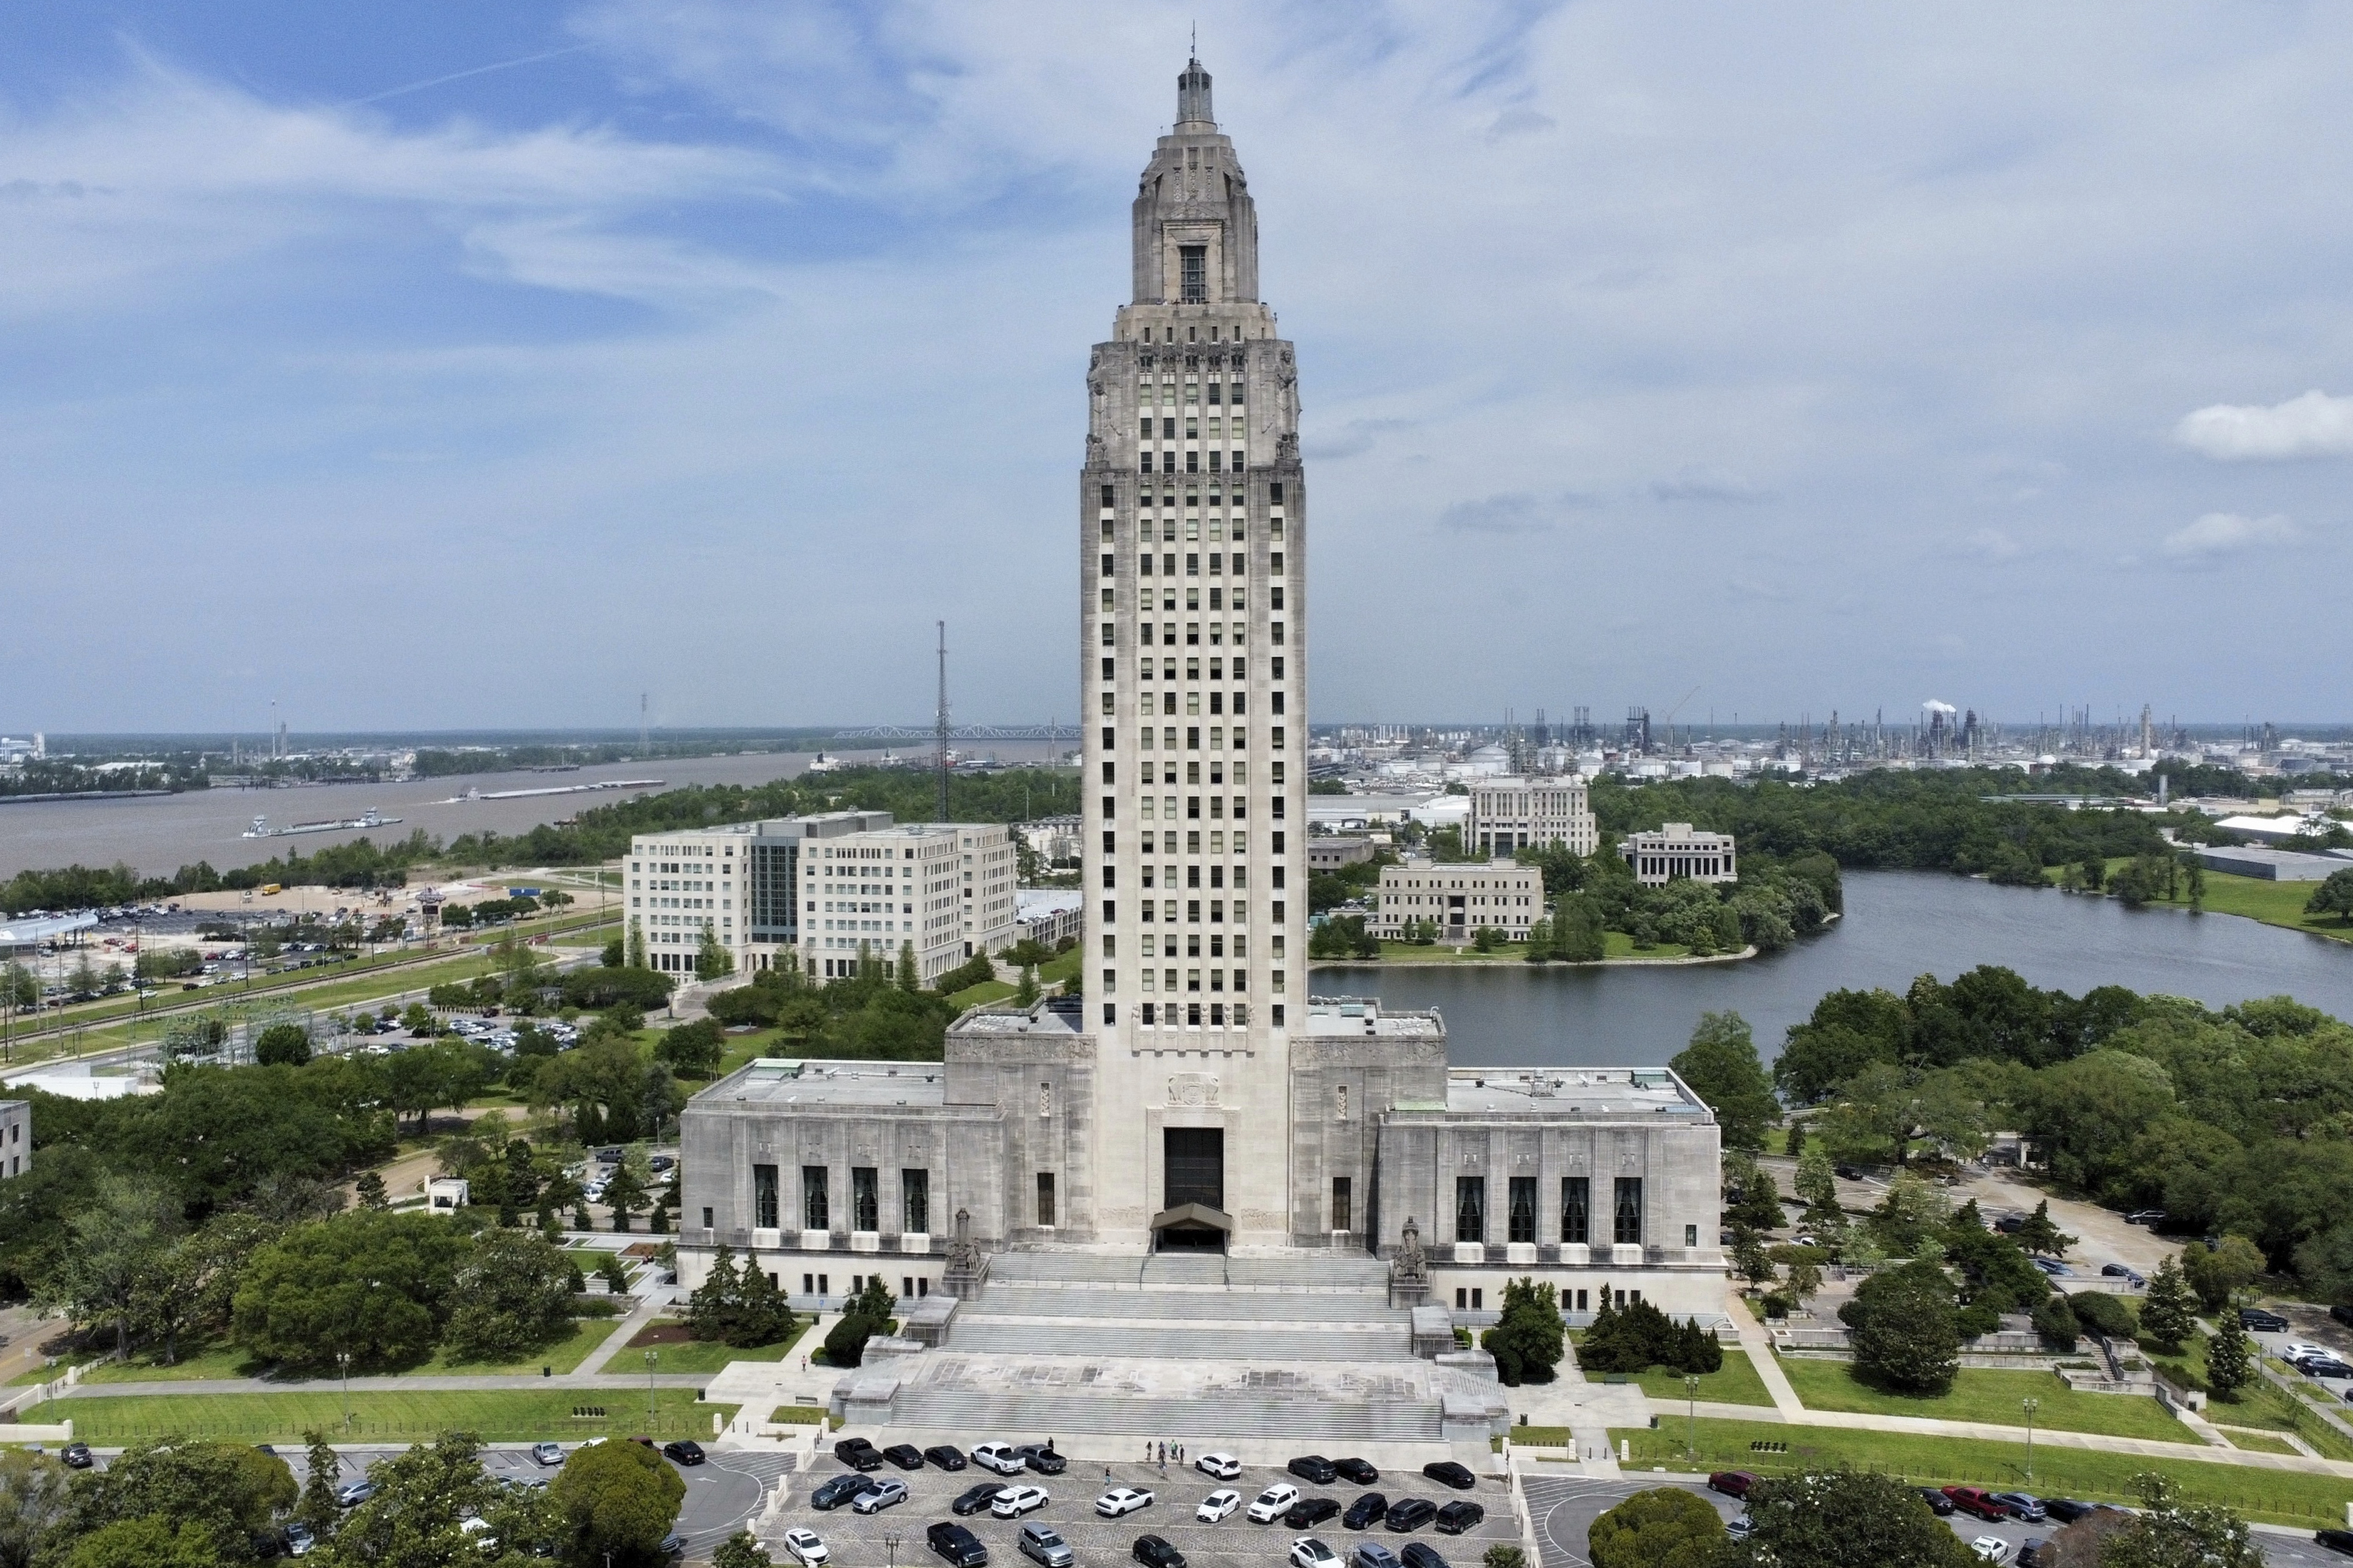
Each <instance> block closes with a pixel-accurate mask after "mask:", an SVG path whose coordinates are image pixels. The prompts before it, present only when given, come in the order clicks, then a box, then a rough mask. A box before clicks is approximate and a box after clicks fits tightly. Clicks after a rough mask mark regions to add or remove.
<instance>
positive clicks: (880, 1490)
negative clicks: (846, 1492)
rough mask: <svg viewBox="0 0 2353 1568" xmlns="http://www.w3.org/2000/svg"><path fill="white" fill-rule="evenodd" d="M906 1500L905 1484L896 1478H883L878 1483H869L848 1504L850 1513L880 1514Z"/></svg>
mask: <svg viewBox="0 0 2353 1568" xmlns="http://www.w3.org/2000/svg"><path fill="white" fill-rule="evenodd" d="M906 1500H907V1483H906V1482H904V1481H902V1480H901V1479H899V1478H898V1477H896V1476H885V1477H884V1478H883V1479H881V1480H879V1481H869V1482H867V1483H866V1489H865V1490H864V1491H862V1492H860V1493H859V1494H858V1495H857V1496H856V1497H855V1498H852V1499H851V1500H850V1502H849V1511H850V1512H852V1513H881V1511H882V1510H884V1509H886V1508H896V1507H898V1506H899V1505H900V1504H901V1503H902V1502H905V1501H906Z"/></svg>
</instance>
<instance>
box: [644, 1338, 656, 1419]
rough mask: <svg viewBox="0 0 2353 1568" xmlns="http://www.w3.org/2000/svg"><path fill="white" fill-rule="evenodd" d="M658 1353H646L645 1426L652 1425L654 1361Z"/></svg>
mask: <svg viewBox="0 0 2353 1568" xmlns="http://www.w3.org/2000/svg"><path fill="white" fill-rule="evenodd" d="M658 1353H659V1352H654V1351H648V1352H646V1425H647V1426H652V1425H653V1424H654V1360H655V1358H656V1356H657V1354H658Z"/></svg>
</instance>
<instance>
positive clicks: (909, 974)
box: [899, 942, 923, 992]
mask: <svg viewBox="0 0 2353 1568" xmlns="http://www.w3.org/2000/svg"><path fill="white" fill-rule="evenodd" d="M899 989H900V990H902V991H907V992H915V991H921V990H922V989H923V972H922V971H921V970H919V969H917V968H916V967H915V944H914V943H913V942H901V943H900V944H899Z"/></svg>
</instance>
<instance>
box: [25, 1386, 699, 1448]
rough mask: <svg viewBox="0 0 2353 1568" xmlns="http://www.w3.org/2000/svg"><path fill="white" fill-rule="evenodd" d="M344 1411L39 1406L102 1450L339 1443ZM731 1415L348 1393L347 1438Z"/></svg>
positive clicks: (131, 1400)
mask: <svg viewBox="0 0 2353 1568" xmlns="http://www.w3.org/2000/svg"><path fill="white" fill-rule="evenodd" d="M344 1408H345V1406H344V1404H343V1396H342V1395H341V1394H340V1393H339V1392H338V1391H336V1390H334V1389H332V1388H330V1389H326V1390H323V1391H312V1390H305V1391H304V1392H302V1393H300V1394H207V1395H186V1394H132V1395H125V1396H123V1397H120V1398H113V1399H105V1398H89V1399H79V1398H78V1399H72V1400H68V1401H63V1402H60V1403H58V1404H56V1405H48V1406H45V1407H44V1414H52V1413H53V1414H54V1415H56V1416H57V1417H58V1418H60V1419H65V1418H70V1419H71V1420H72V1422H73V1424H74V1436H76V1437H79V1438H80V1439H81V1440H82V1441H84V1442H86V1443H96V1444H101V1445H104V1444H114V1443H122V1442H128V1441H131V1440H132V1439H135V1438H140V1437H158V1436H167V1435H171V1434H174V1433H177V1434H185V1435H186V1436H192V1437H226V1438H231V1439H235V1440H237V1441H239V1442H247V1443H299V1442H301V1439H302V1434H303V1433H304V1432H305V1431H307V1430H309V1429H311V1428H312V1427H318V1428H321V1429H322V1430H326V1431H328V1432H329V1433H330V1434H331V1435H332V1436H334V1437H335V1438H336V1439H337V1440H338V1441H341V1440H342V1438H343V1432H344V1425H343V1412H344ZM575 1408H595V1409H601V1410H603V1411H604V1412H605V1414H604V1415H600V1416H599V1415H591V1416H576V1415H574V1414H573V1411H574V1409H575ZM736 1408H737V1407H736V1406H735V1405H698V1404H696V1403H695V1401H694V1390H692V1389H691V1388H663V1389H659V1390H657V1391H655V1416H654V1419H653V1420H651V1421H648V1420H647V1419H646V1394H644V1393H643V1392H642V1391H631V1390H627V1389H617V1388H613V1389H547V1390H544V1391H543V1390H540V1389H528V1390H514V1391H508V1390H503V1389H501V1390H496V1391H484V1392H459V1393H433V1394H424V1393H420V1394H400V1393H382V1392H377V1391H375V1390H368V1391H365V1392H354V1393H353V1394H352V1397H351V1405H350V1409H351V1411H352V1414H353V1422H352V1425H351V1426H350V1434H351V1437H352V1439H353V1441H358V1440H360V1439H362V1438H376V1437H385V1438H393V1439H397V1440H409V1441H414V1440H417V1439H423V1438H430V1437H433V1436H438V1435H439V1434H440V1433H443V1432H448V1431H460V1432H472V1433H475V1434H477V1435H479V1436H481V1437H482V1438H483V1439H485V1440H486V1441H490V1442H506V1443H516V1442H536V1441H540V1440H543V1439H547V1438H558V1439H563V1438H574V1437H603V1436H637V1435H638V1434H643V1435H645V1436H656V1437H703V1438H708V1437H709V1436H711V1418H712V1415H714V1414H715V1415H719V1416H720V1417H721V1418H722V1419H725V1418H728V1417H732V1416H733V1415H734V1414H735V1411H736Z"/></svg>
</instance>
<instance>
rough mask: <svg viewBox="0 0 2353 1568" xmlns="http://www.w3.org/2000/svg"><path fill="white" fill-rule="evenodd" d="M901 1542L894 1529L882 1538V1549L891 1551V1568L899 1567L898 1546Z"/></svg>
mask: <svg viewBox="0 0 2353 1568" xmlns="http://www.w3.org/2000/svg"><path fill="white" fill-rule="evenodd" d="M901 1544H902V1537H901V1536H900V1534H899V1532H898V1531H895V1530H894V1531H892V1532H891V1533H890V1534H888V1535H886V1536H884V1537H883V1538H882V1546H883V1549H884V1550H885V1551H887V1552H890V1553H891V1568H899V1547H900V1545H901Z"/></svg>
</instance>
